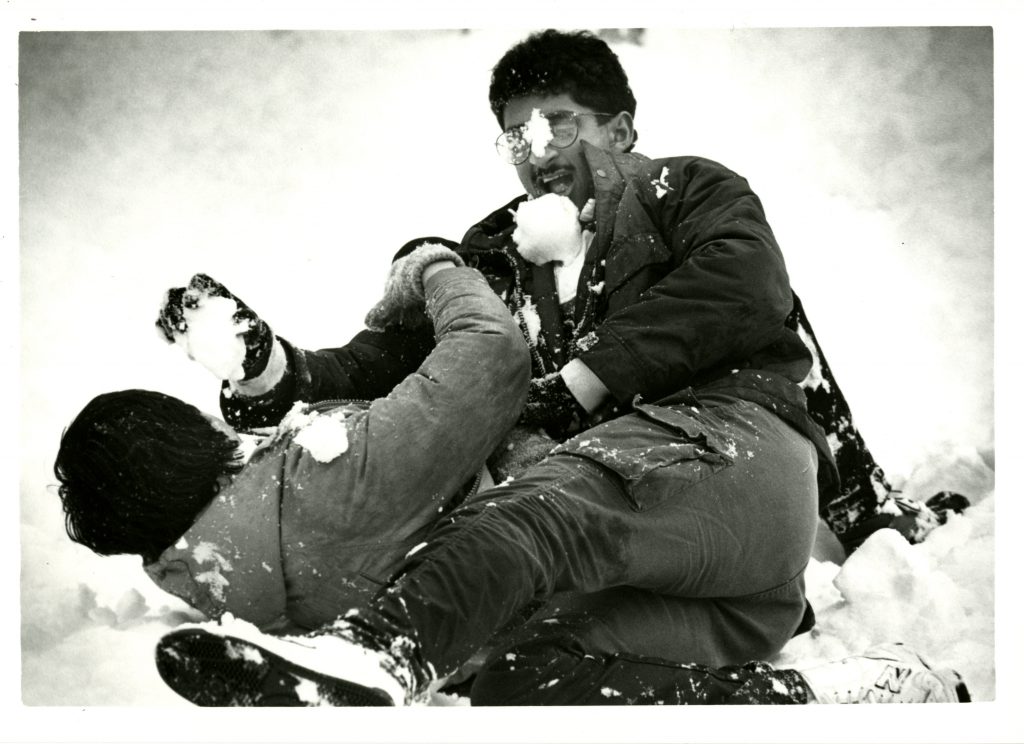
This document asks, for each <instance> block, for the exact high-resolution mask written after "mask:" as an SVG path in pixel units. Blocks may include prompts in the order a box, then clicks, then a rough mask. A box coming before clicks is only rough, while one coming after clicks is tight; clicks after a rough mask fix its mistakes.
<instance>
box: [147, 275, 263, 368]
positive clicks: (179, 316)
mask: <svg viewBox="0 0 1024 744" xmlns="http://www.w3.org/2000/svg"><path fill="white" fill-rule="evenodd" d="M211 298H224V299H227V300H231V301H232V302H234V304H235V309H234V312H233V313H232V315H231V321H232V326H231V327H230V328H228V329H227V333H226V334H223V335H221V336H220V337H219V338H218V339H215V340H223V343H224V345H225V346H227V345H230V344H231V343H232V342H235V341H236V337H237V339H240V340H241V344H242V348H241V351H242V353H243V354H244V357H243V358H242V359H241V376H239V375H238V374H237V372H234V371H232V370H230V369H228V368H227V367H229V366H230V367H234V368H235V369H237V367H238V365H237V364H233V365H227V366H225V364H223V363H218V361H219V360H216V359H214V358H213V357H216V356H218V353H211V349H210V339H211V338H213V337H212V336H210V333H209V330H208V329H209V328H210V327H212V325H211V324H210V323H209V321H208V320H207V321H202V320H200V319H201V318H202V317H207V318H209V317H211V315H210V313H211V311H210V308H211V307H212V305H213V303H211V302H210V300H211ZM204 310H205V311H206V313H205V314H204V312H203V311H204ZM190 322H191V323H192V325H193V328H191V329H190V328H189V323H190ZM200 324H202V326H203V328H204V331H203V336H204V337H203V339H202V341H203V342H204V343H200V342H199V339H198V338H190V331H191V332H192V336H197V335H199V334H198V333H197V332H196V326H198V325H200ZM156 325H157V328H159V329H160V331H161V332H162V334H163V337H164V338H165V339H166V340H167V341H168V343H179V344H182V345H183V346H184V347H185V348H186V350H188V353H189V355H190V356H192V357H193V358H195V359H197V360H198V361H199V362H201V363H202V364H204V365H205V366H206V367H207V368H209V369H210V370H211V371H212V372H214V374H215V375H217V376H218V377H220V378H221V379H240V380H251V379H252V378H254V377H257V376H259V374H260V373H261V372H263V370H264V369H265V368H266V366H267V360H268V359H269V358H270V352H271V350H272V348H273V345H274V332H273V331H272V330H271V329H270V326H268V325H267V324H266V323H265V322H264V321H263V320H262V319H261V318H260V317H259V316H258V315H256V313H254V312H253V311H252V310H250V309H249V306H248V305H246V304H245V303H244V302H242V301H241V300H240V299H238V298H237V297H235V296H234V295H233V294H231V292H229V291H228V290H227V288H226V287H225V286H224V285H223V284H221V283H220V282H218V281H217V280H216V279H212V278H211V277H209V276H207V275H206V274H196V275H195V276H193V277H192V279H191V280H190V281H189V283H188V286H187V287H174V288H173V289H169V290H168V291H167V294H166V295H165V296H164V301H163V305H162V306H161V308H160V314H159V316H158V317H157V320H156ZM228 334H230V335H228ZM197 347H204V348H202V349H201V350H200V349H199V348H197ZM230 351H231V350H230V349H223V350H220V354H221V355H228V354H229V353H230Z"/></svg>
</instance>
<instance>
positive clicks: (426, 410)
mask: <svg viewBox="0 0 1024 744" xmlns="http://www.w3.org/2000/svg"><path fill="white" fill-rule="evenodd" d="M425 290H426V295H427V307H428V312H429V314H430V315H431V317H432V319H433V321H434V330H435V334H436V336H437V345H436V346H435V347H434V349H433V351H431V353H430V355H429V356H428V357H427V358H426V359H425V360H424V361H423V364H421V365H420V366H419V368H418V369H417V370H416V371H415V372H414V373H413V374H410V375H409V376H407V377H406V378H405V380H403V381H402V382H401V383H400V384H399V385H398V386H396V387H395V389H394V390H393V391H392V392H391V394H390V395H388V396H387V397H385V398H381V399H378V400H376V401H374V402H373V403H372V404H371V406H370V408H369V409H368V410H367V411H366V412H365V413H364V414H363V415H362V416H360V417H358V418H355V419H353V420H352V421H350V422H349V424H348V425H349V426H350V428H349V432H348V436H349V451H348V453H347V455H346V456H347V457H349V458H351V459H352V461H354V462H360V463H361V466H360V468H361V473H362V475H361V478H360V485H359V488H360V489H361V490H362V492H363V493H364V497H365V498H366V499H369V500H372V501H374V502H375V504H374V507H367V508H368V509H371V508H372V509H373V510H375V511H379V510H380V509H382V508H383V509H387V510H388V513H390V514H392V515H395V514H400V515H402V518H401V519H394V518H392V519H391V520H390V522H391V523H393V524H392V525H391V527H390V529H391V530H394V531H405V530H407V529H411V528H412V527H414V526H416V525H422V524H423V522H424V520H431V521H432V520H434V519H436V516H437V510H438V507H439V506H440V505H441V504H443V503H446V502H447V501H448V500H449V499H450V498H451V496H452V494H453V493H454V492H455V491H456V489H458V488H459V487H460V486H461V485H462V484H463V483H465V482H466V481H467V480H469V479H470V478H471V477H472V476H473V475H474V474H475V473H476V472H477V471H479V469H480V468H481V466H482V465H483V464H484V462H485V460H486V458H487V457H488V455H490V454H491V452H492V451H493V450H494V449H495V447H496V446H497V445H498V444H499V443H500V442H501V440H502V439H503V438H504V436H505V435H506V434H507V432H508V430H509V429H510V428H511V427H512V426H513V424H514V423H515V421H516V420H517V419H518V417H519V413H520V410H521V409H522V406H523V403H524V402H525V400H526V391H527V387H528V385H529V377H530V360H529V352H528V351H527V348H526V342H525V340H524V339H523V337H522V334H521V333H520V332H519V329H518V328H517V327H516V325H515V323H514V321H513V319H512V316H511V314H510V313H509V311H508V309H507V308H506V307H505V305H504V303H503V302H502V301H501V299H500V298H499V297H498V296H497V295H495V294H494V292H493V291H492V290H491V288H490V286H489V285H488V283H487V281H486V280H485V279H484V278H483V276H482V275H481V274H480V273H479V272H477V271H476V270H474V269H469V268H457V269H447V270H444V271H441V272H438V273H437V274H435V275H434V276H432V277H430V279H429V280H428V281H427V282H426V287H425ZM392 537H398V536H397V535H392Z"/></svg>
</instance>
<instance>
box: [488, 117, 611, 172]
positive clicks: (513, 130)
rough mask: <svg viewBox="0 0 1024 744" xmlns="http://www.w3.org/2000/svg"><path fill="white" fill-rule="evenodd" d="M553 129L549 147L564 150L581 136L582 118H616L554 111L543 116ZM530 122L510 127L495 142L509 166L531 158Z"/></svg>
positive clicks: (499, 153)
mask: <svg viewBox="0 0 1024 744" xmlns="http://www.w3.org/2000/svg"><path fill="white" fill-rule="evenodd" d="M541 116H543V117H544V118H545V119H546V120H547V123H548V126H549V127H550V128H551V135H550V139H549V140H548V143H547V144H548V145H550V146H551V147H555V148H558V149H559V150H562V149H564V148H566V147H568V146H569V145H571V144H572V143H573V142H575V141H576V138H577V137H579V136H580V125H579V118H580V117H581V116H599V117H600V116H614V114H597V113H589V112H578V111H552V112H550V113H547V114H541ZM529 128H530V122H528V121H527V122H523V123H522V124H517V125H516V126H514V127H509V128H508V129H506V130H505V131H504V132H502V133H501V134H499V135H498V139H496V140H495V141H494V147H495V148H496V149H497V150H498V155H499V156H500V157H501V159H502V160H504V161H505V162H506V163H508V164H509V165H521V164H522V163H525V162H526V161H527V160H528V159H529V157H530V150H531V148H532V147H533V138H532V137H531V136H530V133H529Z"/></svg>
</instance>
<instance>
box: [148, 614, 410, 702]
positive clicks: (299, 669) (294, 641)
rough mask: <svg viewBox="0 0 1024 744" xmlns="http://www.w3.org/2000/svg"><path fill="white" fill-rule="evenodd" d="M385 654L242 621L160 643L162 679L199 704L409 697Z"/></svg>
mask: <svg viewBox="0 0 1024 744" xmlns="http://www.w3.org/2000/svg"><path fill="white" fill-rule="evenodd" d="M384 656H385V654H381V653H377V652H374V651H371V650H368V649H366V648H364V647H362V646H360V645H358V644H357V643H355V642H353V641H351V640H348V639H346V638H343V637H341V636H337V635H316V636H272V635H266V634H264V633H261V632H260V631H259V630H258V629H257V628H256V627H255V626H253V625H250V624H249V623H243V622H241V621H234V622H230V623H228V624H225V625H224V626H215V625H213V624H210V623H206V624H203V625H202V626H194V627H189V628H184V629H178V630H175V631H172V632H171V633H168V634H167V635H165V636H164V637H163V638H161V639H160V641H159V643H158V644H157V647H156V665H157V671H158V672H159V673H160V676H161V677H162V678H163V680H164V682H166V683H167V685H168V686H169V687H170V688H171V689H173V690H174V691H175V692H177V693H178V694H179V695H181V696H182V697H184V698H185V699H186V700H189V701H191V702H193V703H195V704H196V705H202V706H319V705H329V706H373V705H375V706H386V705H406V704H409V703H410V702H411V700H412V694H411V692H410V691H409V690H408V689H407V688H406V686H405V684H403V682H401V681H400V679H399V678H400V677H402V676H403V675H402V674H401V671H400V670H398V669H396V663H395V661H394V659H391V658H387V659H385V658H384ZM409 678H410V679H411V675H409Z"/></svg>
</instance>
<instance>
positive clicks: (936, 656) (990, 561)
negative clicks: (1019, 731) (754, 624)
mask: <svg viewBox="0 0 1024 744" xmlns="http://www.w3.org/2000/svg"><path fill="white" fill-rule="evenodd" d="M994 502H995V499H994V496H992V495H991V494H988V495H986V496H985V497H984V498H982V499H980V500H979V501H978V502H977V503H975V504H974V505H972V506H971V507H970V508H969V509H967V511H965V512H964V513H963V514H962V515H957V514H954V515H951V516H950V517H949V520H948V521H947V523H946V524H945V525H943V526H941V527H938V528H936V529H935V530H934V531H933V532H932V533H931V534H929V535H928V537H927V539H925V541H924V542H923V543H920V544H918V545H911V544H910V543H908V542H907V541H906V540H905V539H904V538H903V536H902V535H900V534H899V533H898V532H896V531H895V530H889V529H886V530H879V531H878V532H876V533H875V534H874V535H872V536H871V537H870V538H868V539H867V540H866V541H865V542H864V544H863V545H862V546H861V547H860V548H858V549H857V550H856V551H855V552H854V553H853V555H851V556H850V557H849V558H848V559H847V560H846V562H845V563H844V564H843V566H842V568H840V567H838V566H836V565H835V564H832V563H819V562H817V561H814V562H812V564H811V565H810V566H809V567H808V570H807V573H806V574H805V577H806V580H807V591H808V597H809V599H810V600H811V604H812V605H813V606H814V608H815V612H816V613H817V619H818V622H817V625H816V627H815V628H814V629H813V630H812V631H811V632H809V633H806V634H804V635H801V636H798V637H796V638H794V639H793V640H792V641H791V642H790V643H789V644H787V645H786V647H785V648H784V649H783V650H782V653H781V654H780V655H779V657H778V658H777V659H775V660H774V662H775V663H776V664H778V665H779V666H783V667H796V668H798V669H799V668H806V667H808V666H813V665H814V663H816V662H824V661H828V660H833V659H836V658H841V657H843V656H850V655H854V654H858V653H861V652H863V651H864V650H866V649H867V648H869V647H871V646H874V645H877V644H879V643H885V642H890V641H896V642H903V643H906V644H907V645H909V646H911V647H912V648H914V650H916V651H918V652H919V653H921V654H922V655H924V657H925V658H926V659H928V660H929V662H931V663H932V664H933V666H936V667H949V668H953V669H956V670H957V671H958V672H959V673H960V674H961V675H962V676H963V677H964V680H965V681H966V682H967V686H968V688H969V689H970V692H971V696H972V698H973V699H974V700H976V701H977V700H992V699H994V696H995V675H994V672H993V668H992V660H993V659H992V649H993V647H994V643H995V615H994V607H995V604H994V601H995V599H994V585H995V578H994V551H995V540H994Z"/></svg>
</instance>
